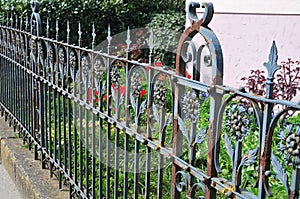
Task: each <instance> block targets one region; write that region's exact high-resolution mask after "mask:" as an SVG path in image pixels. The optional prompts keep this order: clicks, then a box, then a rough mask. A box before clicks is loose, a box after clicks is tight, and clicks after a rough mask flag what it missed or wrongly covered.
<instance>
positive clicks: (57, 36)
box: [55, 19, 59, 41]
mask: <svg viewBox="0 0 300 199" xmlns="http://www.w3.org/2000/svg"><path fill="white" fill-rule="evenodd" d="M55 30H56V40H57V41H58V39H59V35H58V31H59V27H58V19H56V28H55Z"/></svg>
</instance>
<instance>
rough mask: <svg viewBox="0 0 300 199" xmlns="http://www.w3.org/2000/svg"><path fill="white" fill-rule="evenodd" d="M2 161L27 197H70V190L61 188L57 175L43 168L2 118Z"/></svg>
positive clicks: (0, 123) (0, 155)
mask: <svg viewBox="0 0 300 199" xmlns="http://www.w3.org/2000/svg"><path fill="white" fill-rule="evenodd" d="M0 161H1V162H2V164H3V166H4V167H5V169H6V170H7V172H8V173H9V175H10V177H11V178H12V179H13V181H14V183H15V184H16V186H17V188H18V189H19V191H20V193H21V195H22V197H23V198H25V199H27V198H28V199H39V198H49V199H62V198H69V192H68V190H59V189H58V182H57V180H56V178H55V177H53V178H50V172H49V170H47V169H41V165H40V164H41V162H40V161H38V160H34V158H33V154H32V153H31V152H30V151H29V150H28V148H27V147H25V146H24V145H23V142H22V139H20V138H17V136H16V134H15V132H13V129H12V128H10V127H9V126H8V124H7V123H6V122H5V121H4V119H3V118H0Z"/></svg>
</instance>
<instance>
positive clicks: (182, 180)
mask: <svg viewBox="0 0 300 199" xmlns="http://www.w3.org/2000/svg"><path fill="white" fill-rule="evenodd" d="M175 178H176V189H177V191H179V192H183V191H185V190H186V189H187V184H188V180H189V176H188V175H187V174H186V173H184V172H183V171H178V172H177V173H176V176H175Z"/></svg>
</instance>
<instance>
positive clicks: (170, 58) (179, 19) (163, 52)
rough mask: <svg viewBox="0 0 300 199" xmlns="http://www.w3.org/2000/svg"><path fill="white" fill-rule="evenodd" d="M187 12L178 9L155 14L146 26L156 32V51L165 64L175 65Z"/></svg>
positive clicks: (158, 57)
mask: <svg viewBox="0 0 300 199" xmlns="http://www.w3.org/2000/svg"><path fill="white" fill-rule="evenodd" d="M184 24H185V14H184V13H182V12H178V11H169V12H162V13H157V14H154V15H153V18H152V20H151V22H149V23H148V24H147V25H146V27H147V28H149V29H152V30H153V32H154V37H155V38H154V43H155V46H154V49H155V50H154V53H155V55H156V58H157V59H158V60H159V61H161V62H162V63H163V64H164V65H168V66H173V65H175V57H176V50H177V46H178V41H179V39H180V36H181V34H182V32H183V30H184Z"/></svg>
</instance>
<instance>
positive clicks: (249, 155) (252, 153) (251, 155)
mask: <svg viewBox="0 0 300 199" xmlns="http://www.w3.org/2000/svg"><path fill="white" fill-rule="evenodd" d="M257 152H258V147H256V149H254V150H249V151H247V152H246V154H245V155H243V157H242V160H241V162H240V165H239V167H238V171H240V169H241V168H242V166H244V165H245V166H250V165H251V164H253V163H254V160H255V159H256V156H257Z"/></svg>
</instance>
